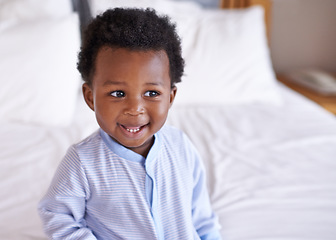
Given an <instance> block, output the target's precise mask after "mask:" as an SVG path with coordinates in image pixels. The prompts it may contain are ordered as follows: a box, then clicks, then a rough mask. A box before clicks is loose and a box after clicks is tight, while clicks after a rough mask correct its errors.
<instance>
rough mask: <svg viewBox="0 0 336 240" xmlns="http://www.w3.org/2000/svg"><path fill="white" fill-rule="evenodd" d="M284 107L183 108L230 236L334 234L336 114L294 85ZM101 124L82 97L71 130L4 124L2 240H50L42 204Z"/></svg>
mask: <svg viewBox="0 0 336 240" xmlns="http://www.w3.org/2000/svg"><path fill="white" fill-rule="evenodd" d="M280 90H281V91H280V92H281V95H282V96H283V98H284V100H285V103H284V105H283V106H274V105H265V104H263V105H262V104H246V105H240V106H222V107H219V106H215V107H173V109H172V111H171V113H170V116H169V119H168V122H169V123H170V124H173V125H175V126H178V127H179V128H181V129H182V130H184V131H185V132H186V133H187V134H188V135H189V136H190V138H191V139H192V141H193V142H194V143H195V145H196V146H197V148H198V149H199V151H200V153H201V155H202V156H203V159H204V162H205V166H206V170H207V174H208V186H209V192H210V196H211V201H212V204H213V207H214V209H215V211H216V213H217V214H218V216H219V218H220V222H221V225H222V230H221V231H222V235H223V237H224V239H228V240H233V239H234V240H265V239H267V240H307V239H309V240H334V239H335V237H336V227H335V226H336V159H335V156H336V119H335V116H333V115H331V114H329V113H327V112H325V111H324V110H322V109H321V108H320V107H318V106H317V105H315V104H314V103H312V102H310V101H308V100H306V99H304V98H302V97H301V96H299V95H297V94H296V93H294V92H292V91H290V90H289V89H287V88H286V87H284V86H280ZM96 128H97V124H96V123H95V120H94V115H93V114H92V113H91V112H90V110H89V109H88V108H87V107H86V106H85V104H84V102H83V101H82V98H81V97H79V106H78V108H77V114H76V118H75V120H74V122H73V124H72V125H71V126H69V127H64V128H55V127H41V126H34V125H23V124H15V123H12V124H5V125H2V126H1V127H0V146H1V149H0V171H1V172H0V189H1V191H0V239H4V240H39V239H46V237H45V236H44V234H43V232H42V227H41V223H40V219H39V217H38V214H37V211H36V207H37V203H38V201H39V199H40V198H41V197H42V195H43V194H44V193H45V191H46V189H47V187H48V185H49V183H50V180H51V178H52V176H53V173H54V171H55V170H56V167H57V165H58V163H59V161H60V160H61V158H62V156H63V155H64V153H65V151H66V150H67V148H68V147H69V145H70V144H72V143H74V142H77V141H79V140H80V139H82V138H84V137H85V136H87V135H88V134H90V133H91V132H93V131H94V130H95V129H96Z"/></svg>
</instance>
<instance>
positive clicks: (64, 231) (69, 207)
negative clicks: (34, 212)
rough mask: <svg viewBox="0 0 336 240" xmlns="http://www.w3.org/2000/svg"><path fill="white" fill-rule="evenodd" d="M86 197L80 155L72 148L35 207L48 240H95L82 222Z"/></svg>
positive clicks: (87, 190)
mask: <svg viewBox="0 0 336 240" xmlns="http://www.w3.org/2000/svg"><path fill="white" fill-rule="evenodd" d="M89 194H90V193H89V187H88V182H87V179H86V177H85V173H84V170H83V168H82V165H81V164H80V160H79V156H78V154H77V152H76V150H75V149H74V148H73V147H71V148H70V149H69V150H68V152H67V154H66V155H65V157H64V159H63V161H62V162H61V164H60V166H59V167H58V169H57V171H56V174H55V176H54V179H53V181H52V183H51V185H50V187H49V189H48V191H47V194H46V195H45V196H44V198H42V200H41V201H40V203H39V206H38V212H39V214H40V217H41V219H42V222H43V228H44V231H45V233H46V234H47V236H48V237H49V238H50V239H67V240H72V239H73V240H75V239H76V240H78V239H83V240H84V239H85V240H95V239H96V237H95V236H94V234H93V233H92V231H91V230H90V229H89V228H87V226H86V223H85V220H84V215H85V203H86V200H87V198H88V196H89Z"/></svg>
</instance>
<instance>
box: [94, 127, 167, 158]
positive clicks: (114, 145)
mask: <svg viewBox="0 0 336 240" xmlns="http://www.w3.org/2000/svg"><path fill="white" fill-rule="evenodd" d="M99 133H100V136H101V137H102V139H103V141H104V143H105V144H106V145H107V147H108V148H109V149H110V150H111V151H112V152H113V153H115V154H117V155H118V156H119V157H121V158H123V159H126V160H129V161H133V162H139V163H143V164H145V162H146V163H148V162H151V160H154V159H155V158H156V156H157V153H158V151H159V150H160V146H161V131H158V132H157V133H155V134H154V143H153V145H152V147H151V149H150V150H149V152H148V154H147V158H144V157H143V156H142V155H140V154H138V153H136V152H134V151H132V150H130V149H128V148H126V147H124V146H123V145H121V144H120V143H118V142H116V141H115V140H114V139H113V138H111V137H110V136H109V135H108V134H107V133H106V132H105V131H104V130H102V129H101V128H100V129H99Z"/></svg>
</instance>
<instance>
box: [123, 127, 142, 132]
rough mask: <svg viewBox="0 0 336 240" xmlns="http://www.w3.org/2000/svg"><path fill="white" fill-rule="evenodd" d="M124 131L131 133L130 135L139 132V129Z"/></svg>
mask: <svg viewBox="0 0 336 240" xmlns="http://www.w3.org/2000/svg"><path fill="white" fill-rule="evenodd" d="M126 130H127V131H128V132H131V133H136V132H139V131H140V128H136V129H128V128H126Z"/></svg>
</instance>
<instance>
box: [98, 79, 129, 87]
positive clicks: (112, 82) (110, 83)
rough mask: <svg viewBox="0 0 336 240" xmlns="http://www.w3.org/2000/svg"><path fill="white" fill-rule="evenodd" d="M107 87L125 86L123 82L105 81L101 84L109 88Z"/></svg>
mask: <svg viewBox="0 0 336 240" xmlns="http://www.w3.org/2000/svg"><path fill="white" fill-rule="evenodd" d="M109 85H125V82H119V81H111V80H107V81H105V82H104V83H103V86H109Z"/></svg>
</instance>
